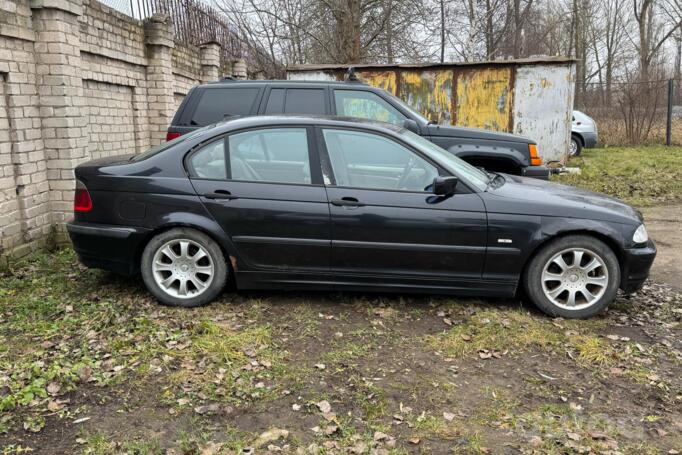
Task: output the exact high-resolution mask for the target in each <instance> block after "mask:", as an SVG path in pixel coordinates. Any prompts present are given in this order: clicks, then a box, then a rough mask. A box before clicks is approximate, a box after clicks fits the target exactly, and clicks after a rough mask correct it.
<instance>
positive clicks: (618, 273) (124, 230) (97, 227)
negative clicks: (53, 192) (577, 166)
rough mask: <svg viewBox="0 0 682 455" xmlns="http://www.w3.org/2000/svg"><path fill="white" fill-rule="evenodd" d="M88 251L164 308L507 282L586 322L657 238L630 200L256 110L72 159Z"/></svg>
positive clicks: (638, 276)
mask: <svg viewBox="0 0 682 455" xmlns="http://www.w3.org/2000/svg"><path fill="white" fill-rule="evenodd" d="M76 179H77V183H76V192H75V201H74V212H75V219H74V221H73V222H71V223H69V224H68V231H69V234H70V236H71V239H72V241H73V246H74V248H75V250H76V252H77V253H78V256H79V258H80V260H81V262H82V263H84V264H85V265H87V266H90V267H97V268H102V269H106V270H111V271H114V272H119V273H124V274H135V273H141V274H142V277H143V280H144V282H145V284H146V286H147V288H148V289H149V291H150V292H151V293H152V294H153V295H154V296H155V297H156V298H157V299H158V300H159V301H160V302H161V303H164V304H168V305H178V306H186V307H191V306H197V305H203V304H206V303H208V302H210V301H211V300H213V299H215V298H216V297H217V296H218V295H219V293H220V292H221V290H222V289H223V287H224V286H225V285H226V283H228V282H230V284H231V285H233V286H236V288H237V289H297V290H302V289H333V290H362V291H400V292H409V293H413V292H430V293H452V294H460V295H477V296H501V297H509V296H513V295H515V294H516V292H517V291H519V289H520V288H521V287H523V288H524V289H525V291H526V294H527V295H528V296H529V298H530V299H531V300H532V301H533V302H534V303H535V305H537V306H538V307H539V308H540V309H541V310H542V311H544V312H546V313H547V314H550V315H553V316H563V317H567V318H585V317H589V316H592V315H595V314H597V313H599V312H600V311H602V310H603V309H604V308H605V307H606V306H607V305H608V304H609V303H610V302H612V301H613V299H614V298H615V296H616V292H617V291H618V288H621V289H623V290H624V291H625V292H632V291H634V290H636V289H638V288H639V287H640V286H641V285H642V283H643V282H644V280H645V279H646V278H647V275H648V273H649V268H650V267H651V264H652V262H653V260H654V257H655V255H656V249H655V246H654V244H653V242H652V241H651V240H649V239H648V236H647V232H646V228H645V227H644V224H643V223H642V217H641V216H640V214H639V213H638V212H637V211H636V210H634V209H633V208H632V207H630V206H628V205H626V204H624V203H623V202H620V201H618V200H615V199H612V198H609V197H606V196H603V195H599V194H595V193H591V192H588V191H583V190H579V189H576V188H573V187H569V186H563V185H557V184H554V183H549V182H545V181H541V180H536V179H527V178H522V177H516V176H511V175H506V174H496V173H492V174H491V173H487V172H484V171H482V170H480V169H478V168H475V167H472V166H471V165H469V164H467V163H465V162H464V161H462V160H460V159H458V158H456V157H454V156H453V155H451V154H449V153H448V152H446V151H445V150H443V149H441V148H439V147H438V146H436V145H434V144H433V143H432V142H430V141H428V140H426V139H424V138H422V137H420V136H417V135H415V134H413V133H411V132H410V131H407V130H406V129H403V128H400V127H396V126H393V125H388V124H382V123H372V122H366V121H360V120H351V119H339V118H336V119H331V118H330V119H324V118H323V119H321V118H306V117H251V118H242V119H235V120H231V121H227V122H223V123H220V124H217V125H213V126H210V127H205V128H202V129H200V130H196V131H194V132H192V133H189V134H187V135H184V136H181V137H179V138H177V139H174V140H172V141H170V142H167V143H164V144H162V145H160V146H158V147H156V148H153V149H151V150H149V151H148V152H146V153H143V154H140V155H135V156H116V157H110V158H105V159H99V160H94V161H90V162H88V163H85V164H82V165H80V166H78V167H77V168H76Z"/></svg>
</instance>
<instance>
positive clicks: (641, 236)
mask: <svg viewBox="0 0 682 455" xmlns="http://www.w3.org/2000/svg"><path fill="white" fill-rule="evenodd" d="M648 240H649V234H647V232H646V227H644V225H643V224H641V225H640V226H639V227H638V228H637V230H636V231H635V233H634V235H633V236H632V241H633V242H635V243H645V242H647V241H648Z"/></svg>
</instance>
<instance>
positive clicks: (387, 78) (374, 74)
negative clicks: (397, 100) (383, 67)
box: [359, 71, 398, 95]
mask: <svg viewBox="0 0 682 455" xmlns="http://www.w3.org/2000/svg"><path fill="white" fill-rule="evenodd" d="M359 77H360V79H361V80H362V81H363V82H366V83H367V84H369V85H371V86H373V87H379V88H383V89H384V90H386V91H387V92H391V93H392V94H394V95H395V94H396V92H397V90H398V87H397V85H396V75H395V72H394V71H363V72H361V73H359Z"/></svg>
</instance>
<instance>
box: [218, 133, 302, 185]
mask: <svg viewBox="0 0 682 455" xmlns="http://www.w3.org/2000/svg"><path fill="white" fill-rule="evenodd" d="M228 142H229V147H228V148H229V160H230V166H229V167H230V172H231V176H230V178H231V179H232V180H242V181H247V182H273V183H296V184H310V183H311V181H312V179H311V175H310V161H309V160H310V158H309V152H308V137H307V132H306V130H305V128H269V129H263V130H254V131H247V132H244V133H237V134H233V135H231V136H230V137H229V139H228Z"/></svg>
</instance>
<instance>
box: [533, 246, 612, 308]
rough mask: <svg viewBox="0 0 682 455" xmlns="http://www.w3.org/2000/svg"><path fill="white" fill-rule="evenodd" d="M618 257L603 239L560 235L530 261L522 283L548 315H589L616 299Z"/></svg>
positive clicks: (537, 304) (534, 301)
mask: <svg viewBox="0 0 682 455" xmlns="http://www.w3.org/2000/svg"><path fill="white" fill-rule="evenodd" d="M619 283H620V267H619V264H618V259H617V258H616V255H615V254H614V253H613V251H612V250H611V248H609V246H608V245H606V244H605V243H604V242H602V241H600V240H598V239H596V238H593V237H589V236H584V235H573V236H567V237H562V238H559V239H557V240H554V241H552V242H550V243H549V244H547V245H546V246H545V247H543V248H542V250H540V252H538V254H537V255H535V257H534V258H533V259H532V260H531V263H530V264H529V266H528V269H527V271H526V274H525V277H524V285H525V288H526V292H527V293H528V296H529V297H530V298H531V300H532V301H533V303H534V304H535V305H536V306H537V307H538V308H539V309H540V310H542V311H543V312H545V313H546V314H548V315H550V316H561V317H565V318H577V319H582V318H589V317H591V316H594V315H596V314H599V313H601V312H602V311H603V310H604V309H605V308H606V307H607V306H608V305H609V304H610V303H611V302H612V301H613V300H614V299H615V298H616V293H617V292H618V286H619Z"/></svg>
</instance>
